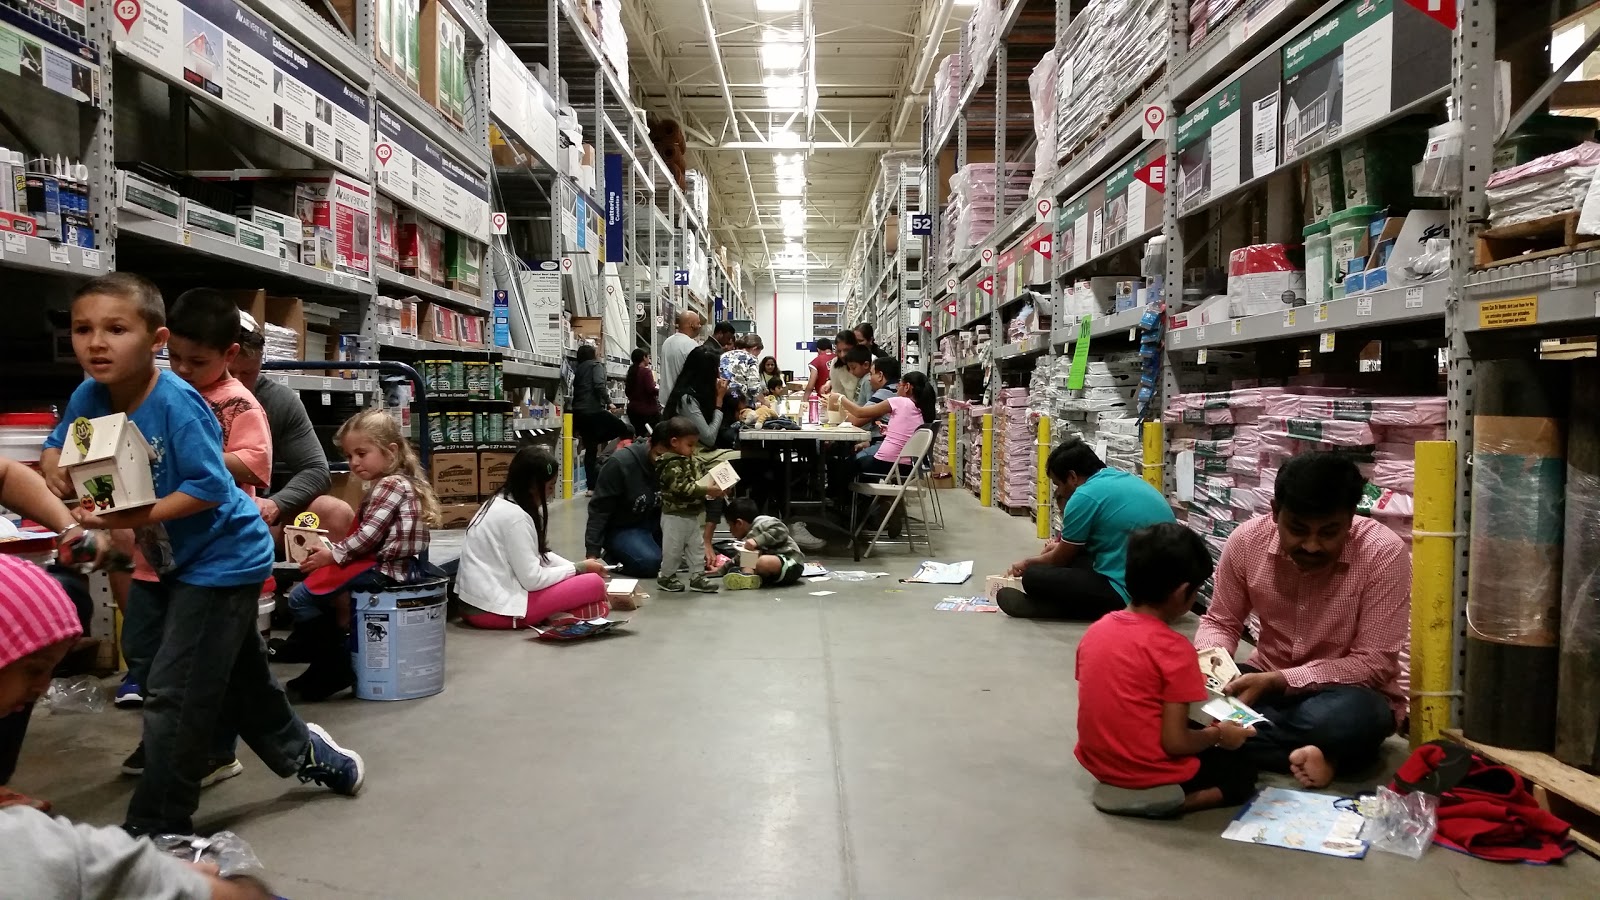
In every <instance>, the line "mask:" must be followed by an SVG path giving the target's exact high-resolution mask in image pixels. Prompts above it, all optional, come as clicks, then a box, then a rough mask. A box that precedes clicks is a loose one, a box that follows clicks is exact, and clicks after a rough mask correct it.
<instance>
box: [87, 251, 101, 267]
mask: <svg viewBox="0 0 1600 900" xmlns="http://www.w3.org/2000/svg"><path fill="white" fill-rule="evenodd" d="M83 267H84V268H85V269H98V268H100V251H99V250H85V251H83Z"/></svg>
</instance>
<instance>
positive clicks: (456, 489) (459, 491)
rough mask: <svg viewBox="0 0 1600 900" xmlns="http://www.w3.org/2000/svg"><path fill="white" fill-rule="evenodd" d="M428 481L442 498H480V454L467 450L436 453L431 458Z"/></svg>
mask: <svg viewBox="0 0 1600 900" xmlns="http://www.w3.org/2000/svg"><path fill="white" fill-rule="evenodd" d="M428 481H429V482H431V483H432V484H433V491H434V493H436V494H438V495H439V497H440V499H446V498H448V499H456V498H461V499H466V500H476V499H477V498H478V454H476V453H474V452H472V451H470V450H467V451H459V450H452V451H449V452H446V453H435V454H433V457H432V459H430V460H429V467H428Z"/></svg>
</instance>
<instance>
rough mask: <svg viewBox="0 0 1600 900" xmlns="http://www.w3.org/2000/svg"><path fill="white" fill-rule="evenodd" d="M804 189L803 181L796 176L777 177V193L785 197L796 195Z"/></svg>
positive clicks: (803, 191)
mask: <svg viewBox="0 0 1600 900" xmlns="http://www.w3.org/2000/svg"><path fill="white" fill-rule="evenodd" d="M805 191H806V183H805V181H803V180H801V179H798V178H780V179H778V193H779V194H782V195H783V196H785V197H798V196H800V195H801V194H803V193H805Z"/></svg>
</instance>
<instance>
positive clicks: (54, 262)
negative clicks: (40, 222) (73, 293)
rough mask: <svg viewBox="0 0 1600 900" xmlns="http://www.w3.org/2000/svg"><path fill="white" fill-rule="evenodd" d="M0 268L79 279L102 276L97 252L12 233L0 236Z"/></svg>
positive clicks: (8, 232)
mask: <svg viewBox="0 0 1600 900" xmlns="http://www.w3.org/2000/svg"><path fill="white" fill-rule="evenodd" d="M0 268H5V269H26V270H28V271H30V272H50V273H53V274H56V275H75V276H78V277H81V278H93V277H94V276H96V275H102V274H104V272H103V271H102V267H101V259H100V251H99V250H85V249H84V248H82V247H75V246H72V245H70V244H58V243H56V242H55V241H47V240H45V239H44V238H37V237H32V236H30V235H26V234H17V233H16V232H14V231H7V232H3V233H0Z"/></svg>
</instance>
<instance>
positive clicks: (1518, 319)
mask: <svg viewBox="0 0 1600 900" xmlns="http://www.w3.org/2000/svg"><path fill="white" fill-rule="evenodd" d="M1538 321H1539V298H1538V297H1537V296H1528V297H1511V298H1509V299H1506V300H1490V301H1487V302H1484V303H1480V304H1478V327H1479V328H1515V327H1517V326H1519V325H1534V324H1537V323H1538Z"/></svg>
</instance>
